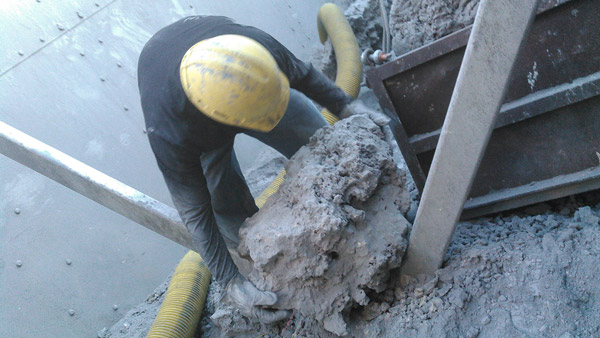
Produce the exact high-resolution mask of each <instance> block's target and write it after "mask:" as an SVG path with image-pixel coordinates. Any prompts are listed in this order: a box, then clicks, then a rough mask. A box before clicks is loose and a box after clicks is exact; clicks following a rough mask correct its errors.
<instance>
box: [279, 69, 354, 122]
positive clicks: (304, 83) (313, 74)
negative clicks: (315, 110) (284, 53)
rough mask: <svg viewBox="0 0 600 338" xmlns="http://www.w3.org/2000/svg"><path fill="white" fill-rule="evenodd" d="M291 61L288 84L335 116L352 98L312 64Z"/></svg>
mask: <svg viewBox="0 0 600 338" xmlns="http://www.w3.org/2000/svg"><path fill="white" fill-rule="evenodd" d="M291 63H292V64H293V71H292V72H291V75H290V86H291V87H292V88H294V89H296V90H298V91H301V92H302V93H304V94H305V95H306V96H308V97H309V98H310V99H312V100H314V101H316V102H317V103H319V104H320V105H322V106H323V107H325V108H327V109H328V110H329V111H330V112H332V113H333V114H335V115H336V116H339V115H340V113H341V111H342V109H344V107H346V106H347V105H348V104H349V103H351V102H352V101H353V100H354V99H353V98H352V96H350V95H348V94H346V93H344V91H343V90H342V89H340V88H339V87H338V86H337V85H336V84H335V83H334V82H333V81H331V80H329V79H328V78H327V77H326V76H325V75H324V74H323V73H321V72H320V71H319V70H317V69H316V68H315V67H314V66H313V65H312V64H310V63H305V62H302V61H299V60H296V61H293V60H292V61H291Z"/></svg>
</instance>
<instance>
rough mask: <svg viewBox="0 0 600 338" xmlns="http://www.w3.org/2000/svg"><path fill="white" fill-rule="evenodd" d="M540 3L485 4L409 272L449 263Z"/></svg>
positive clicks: (428, 186)
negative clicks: (455, 235)
mask: <svg viewBox="0 0 600 338" xmlns="http://www.w3.org/2000/svg"><path fill="white" fill-rule="evenodd" d="M538 2H539V0H527V1H521V0H502V1H500V0H491V1H490V0H483V1H482V2H481V3H480V4H479V9H478V12H477V16H476V18H475V23H474V24H473V30H472V32H471V36H470V38H469V43H468V45H467V49H466V51H465V56H464V59H463V62H462V65H461V68H460V72H459V74H458V79H457V80H456V87H455V89H454V93H453V94H452V99H451V100H450V106H449V108H448V114H447V116H446V119H445V121H444V126H443V127H442V132H441V135H440V140H439V144H438V147H437V151H436V153H435V155H434V158H433V162H432V165H431V170H430V173H429V176H428V178H427V181H426V182H425V188H424V189H423V197H422V199H421V204H420V206H419V209H418V210H417V216H416V218H415V223H414V226H413V229H412V231H411V234H410V238H409V242H408V249H407V252H406V258H405V261H404V265H403V267H402V271H403V272H404V273H406V274H410V275H417V274H430V275H431V274H433V273H434V272H435V271H436V270H437V269H438V268H439V267H440V266H441V264H442V262H443V259H444V255H445V253H446V250H447V248H448V245H449V243H450V239H451V238H452V233H453V232H454V228H455V227H456V223H457V222H458V219H459V217H460V215H461V213H462V209H463V206H464V203H465V201H466V199H467V195H468V193H469V191H470V190H471V185H472V184H473V179H474V178H475V174H476V173H477V169H478V167H479V163H480V162H481V158H482V157H483V154H484V152H485V148H486V146H487V143H488V141H489V138H490V135H491V132H492V130H493V128H494V122H495V120H496V116H497V114H498V111H499V110H500V106H501V104H502V100H503V99H504V95H505V94H506V88H507V85H508V80H509V78H510V74H511V71H512V69H513V65H514V63H515V60H516V58H517V55H518V52H519V49H520V47H521V45H522V41H523V38H524V36H525V34H527V32H528V30H529V27H530V25H531V22H532V21H533V17H534V16H535V11H536V9H537V5H538Z"/></svg>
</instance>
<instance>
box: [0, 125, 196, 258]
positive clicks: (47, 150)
mask: <svg viewBox="0 0 600 338" xmlns="http://www.w3.org/2000/svg"><path fill="white" fill-rule="evenodd" d="M0 153H2V154H4V155H6V156H7V157H9V158H11V159H13V160H15V161H17V162H19V163H21V164H23V165H25V166H27V167H29V168H31V169H33V170H35V171H37V172H38V173H40V174H42V175H44V176H46V177H49V178H51V179H52V180H54V181H56V182H58V183H60V184H62V185H64V186H65V187H67V188H69V189H72V190H74V191H76V192H78V193H80V194H81V195H83V196H85V197H87V198H89V199H91V200H94V201H96V202H98V203H100V204H102V205H103V206H105V207H107V208H109V209H111V210H113V211H115V212H117V213H119V214H121V215H123V216H125V217H127V218H129V219H131V220H132V221H134V222H136V223H139V224H141V225H143V226H145V227H146V228H148V229H150V230H152V231H154V232H156V233H158V234H160V235H163V236H165V237H166V238H168V239H170V240H172V241H175V242H177V243H179V244H181V245H183V246H185V247H187V248H189V249H192V250H193V249H194V247H193V244H192V240H191V237H190V235H189V233H188V231H187V229H186V228H185V226H184V225H183V223H181V221H180V218H179V215H178V214H177V211H175V209H173V208H171V207H169V206H168V205H165V204H163V203H161V202H159V201H157V200H155V199H153V198H152V197H149V196H147V195H145V194H143V193H141V192H139V191H137V190H135V189H133V188H131V187H129V186H127V185H125V184H123V183H121V182H119V181H117V180H115V179H114V178H112V177H110V176H108V175H106V174H103V173H102V172H100V171H98V170H96V169H94V168H92V167H90V166H88V165H86V164H84V163H82V162H80V161H78V160H76V159H74V158H72V157H70V156H69V155H67V154H65V153H63V152H61V151H59V150H57V149H55V148H52V147H50V146H49V145H47V144H45V143H43V142H41V141H39V140H37V139H35V138H33V137H31V136H29V135H27V134H25V133H23V132H21V131H19V130H17V129H15V128H13V127H11V126H9V125H8V124H6V123H4V122H0Z"/></svg>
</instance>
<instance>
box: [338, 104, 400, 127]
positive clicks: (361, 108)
mask: <svg viewBox="0 0 600 338" xmlns="http://www.w3.org/2000/svg"><path fill="white" fill-rule="evenodd" d="M358 114H363V115H367V116H368V117H369V118H370V119H371V120H372V121H373V122H375V124H377V125H379V126H381V127H383V126H385V125H386V124H388V123H389V122H390V118H389V117H387V116H385V115H384V114H382V113H380V112H378V111H376V110H373V109H371V108H369V107H367V106H365V105H364V104H362V103H361V102H358V101H354V102H352V103H350V104H348V105H346V107H344V109H342V111H341V112H340V119H345V118H347V117H350V116H353V115H358Z"/></svg>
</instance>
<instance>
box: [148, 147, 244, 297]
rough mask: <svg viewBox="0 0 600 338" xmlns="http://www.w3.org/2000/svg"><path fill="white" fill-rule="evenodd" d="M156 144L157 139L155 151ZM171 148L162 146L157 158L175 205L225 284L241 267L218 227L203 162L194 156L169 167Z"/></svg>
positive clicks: (197, 246)
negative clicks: (167, 158)
mask: <svg viewBox="0 0 600 338" xmlns="http://www.w3.org/2000/svg"><path fill="white" fill-rule="evenodd" d="M155 145H156V142H155V143H154V144H153V150H155V149H154V148H155ZM168 151H169V150H168V149H161V155H159V156H156V158H157V162H158V166H159V168H160V169H161V171H162V174H163V177H164V179H165V182H166V184H167V187H168V188H169V192H170V193H171V199H172V200H173V204H174V205H175V208H176V209H177V211H178V213H179V216H180V217H181V220H182V221H183V223H184V224H185V226H186V228H187V230H188V232H189V233H190V235H191V237H192V241H193V243H194V246H195V248H196V250H195V251H196V252H198V253H199V254H200V256H202V259H203V260H204V262H205V263H206V265H208V268H209V270H210V272H211V274H212V276H213V277H214V278H215V279H216V280H217V282H219V284H221V285H222V286H224V285H226V284H227V283H228V282H229V281H230V280H231V279H232V278H233V277H234V276H235V275H236V274H237V272H238V269H237V267H236V265H235V263H234V262H233V260H232V258H231V255H230V254H229V251H228V250H227V246H226V244H225V240H224V238H223V236H222V235H221V233H220V232H219V229H218V227H217V221H216V219H215V216H214V213H213V210H212V207H211V198H210V193H209V191H208V188H207V185H206V179H205V177H204V174H203V172H202V167H201V166H200V161H199V159H198V160H197V162H196V161H195V159H194V158H193V157H187V158H186V159H185V160H182V159H181V158H179V159H178V160H177V162H175V163H177V167H175V168H174V167H172V166H166V165H165V163H164V162H163V161H164V159H165V156H166V157H168V156H170V155H168V153H167V154H165V152H168ZM155 154H157V152H156V150H155ZM196 158H197V157H196Z"/></svg>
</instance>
